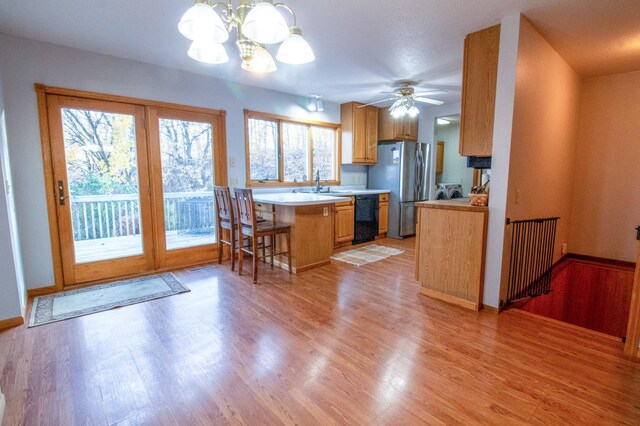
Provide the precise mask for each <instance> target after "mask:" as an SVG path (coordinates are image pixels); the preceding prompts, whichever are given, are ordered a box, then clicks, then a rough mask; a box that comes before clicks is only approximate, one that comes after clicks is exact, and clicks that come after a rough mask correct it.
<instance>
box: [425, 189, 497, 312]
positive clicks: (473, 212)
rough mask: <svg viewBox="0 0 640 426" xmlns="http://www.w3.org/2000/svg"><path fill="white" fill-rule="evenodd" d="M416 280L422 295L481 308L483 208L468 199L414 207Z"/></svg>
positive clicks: (485, 225) (475, 308) (468, 306)
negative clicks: (415, 210) (416, 210)
mask: <svg viewBox="0 0 640 426" xmlns="http://www.w3.org/2000/svg"><path fill="white" fill-rule="evenodd" d="M416 207H418V226H417V236H416V271H415V272H416V279H417V280H418V281H420V285H421V286H422V290H421V292H422V294H424V295H426V296H429V297H433V298H436V299H440V300H444V301H446V302H449V303H453V304H456V305H459V306H462V307H465V308H467V309H473V310H475V311H478V310H480V309H481V308H482V291H483V284H484V259H485V250H486V239H487V214H488V213H487V212H488V209H487V207H480V206H472V205H470V204H469V200H468V199H456V200H441V201H425V202H421V203H416Z"/></svg>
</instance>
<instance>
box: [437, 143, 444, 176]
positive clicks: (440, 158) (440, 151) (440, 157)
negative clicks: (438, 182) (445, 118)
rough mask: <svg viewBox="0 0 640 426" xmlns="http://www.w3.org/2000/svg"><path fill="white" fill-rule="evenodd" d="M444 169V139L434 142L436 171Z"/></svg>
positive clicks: (439, 171)
mask: <svg viewBox="0 0 640 426" xmlns="http://www.w3.org/2000/svg"><path fill="white" fill-rule="evenodd" d="M443 170H444V141H438V142H436V173H442V171H443Z"/></svg>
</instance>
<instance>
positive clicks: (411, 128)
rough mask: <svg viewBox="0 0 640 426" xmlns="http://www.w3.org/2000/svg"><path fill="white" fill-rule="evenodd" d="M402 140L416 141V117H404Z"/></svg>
mask: <svg viewBox="0 0 640 426" xmlns="http://www.w3.org/2000/svg"><path fill="white" fill-rule="evenodd" d="M404 133H405V137H404V139H405V140H407V141H416V142H417V141H418V117H406V118H405V123H404Z"/></svg>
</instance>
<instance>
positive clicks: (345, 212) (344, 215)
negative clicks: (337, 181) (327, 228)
mask: <svg viewBox="0 0 640 426" xmlns="http://www.w3.org/2000/svg"><path fill="white" fill-rule="evenodd" d="M354 202H355V200H354V197H349V201H345V202H344V203H335V205H334V213H335V214H334V221H333V223H334V244H335V245H336V246H337V245H341V244H344V243H350V242H351V241H353V239H354V237H355V227H354V224H355V209H354Z"/></svg>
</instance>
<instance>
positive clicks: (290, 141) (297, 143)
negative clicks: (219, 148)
mask: <svg viewBox="0 0 640 426" xmlns="http://www.w3.org/2000/svg"><path fill="white" fill-rule="evenodd" d="M245 125H246V152H247V185H248V186H260V185H264V186H268V185H272V186H273V185H283V186H284V185H312V184H313V181H314V179H315V177H316V173H319V174H320V180H321V181H322V183H323V184H325V185H338V184H339V183H340V168H339V167H338V161H339V159H338V151H339V148H340V145H339V140H340V139H339V126H338V125H337V124H330V123H320V122H311V121H304V120H296V119H293V118H288V117H281V116H277V115H271V114H264V113H259V112H253V111H245Z"/></svg>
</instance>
